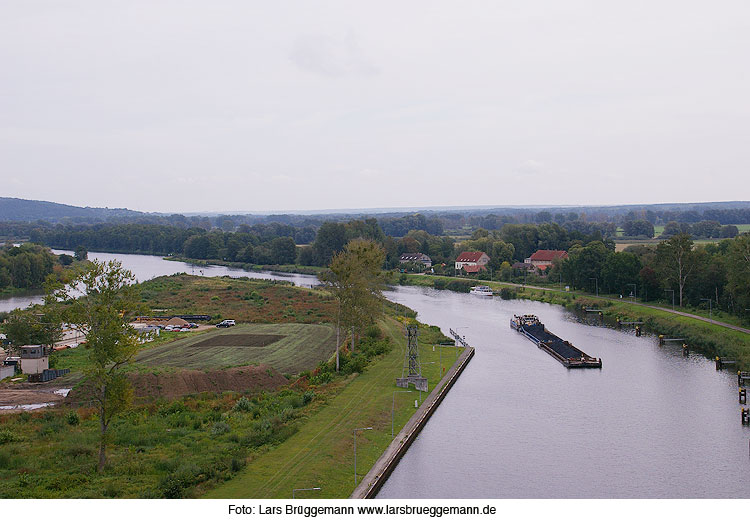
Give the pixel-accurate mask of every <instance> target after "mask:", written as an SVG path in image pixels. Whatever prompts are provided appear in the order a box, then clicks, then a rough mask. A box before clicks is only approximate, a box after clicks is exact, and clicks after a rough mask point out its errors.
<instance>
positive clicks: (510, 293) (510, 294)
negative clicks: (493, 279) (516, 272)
mask: <svg viewBox="0 0 750 525" xmlns="http://www.w3.org/2000/svg"><path fill="white" fill-rule="evenodd" d="M515 298H516V292H515V290H511V289H510V288H500V299H505V300H506V301H508V300H511V299H515Z"/></svg>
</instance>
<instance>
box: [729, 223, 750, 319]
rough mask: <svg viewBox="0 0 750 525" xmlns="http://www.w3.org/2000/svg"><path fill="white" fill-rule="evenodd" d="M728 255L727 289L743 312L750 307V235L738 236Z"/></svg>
mask: <svg viewBox="0 0 750 525" xmlns="http://www.w3.org/2000/svg"><path fill="white" fill-rule="evenodd" d="M731 242H732V245H731V247H730V248H729V254H728V255H727V289H728V290H729V292H730V293H731V294H732V296H733V297H734V301H735V302H736V303H737V305H738V307H739V308H741V309H742V310H741V311H742V312H746V310H745V309H746V308H750V235H749V234H743V235H740V236H739V237H736V238H735V239H734V240H733V241H731Z"/></svg>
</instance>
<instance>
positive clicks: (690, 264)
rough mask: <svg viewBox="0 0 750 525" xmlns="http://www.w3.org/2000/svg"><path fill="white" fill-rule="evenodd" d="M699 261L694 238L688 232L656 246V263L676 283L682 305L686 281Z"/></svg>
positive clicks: (662, 273) (666, 278)
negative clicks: (694, 251) (694, 246)
mask: <svg viewBox="0 0 750 525" xmlns="http://www.w3.org/2000/svg"><path fill="white" fill-rule="evenodd" d="M697 262H698V259H697V257H696V256H695V253H693V240H692V239H691V238H690V235H688V234H686V233H679V234H677V235H674V236H672V237H671V238H670V239H669V240H666V241H662V242H660V243H659V246H657V248H656V263H657V267H658V269H659V271H660V273H661V275H662V276H663V277H664V278H665V280H667V281H669V282H671V283H673V284H675V285H676V286H677V287H678V289H679V293H680V306H682V298H683V295H684V290H685V283H686V282H687V280H688V278H689V277H690V275H691V274H692V273H693V270H694V269H695V266H696V264H697Z"/></svg>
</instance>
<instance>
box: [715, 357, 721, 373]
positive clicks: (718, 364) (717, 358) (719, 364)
mask: <svg viewBox="0 0 750 525" xmlns="http://www.w3.org/2000/svg"><path fill="white" fill-rule="evenodd" d="M715 361H716V370H721V357H719V356H718V355H717V356H716V359H715Z"/></svg>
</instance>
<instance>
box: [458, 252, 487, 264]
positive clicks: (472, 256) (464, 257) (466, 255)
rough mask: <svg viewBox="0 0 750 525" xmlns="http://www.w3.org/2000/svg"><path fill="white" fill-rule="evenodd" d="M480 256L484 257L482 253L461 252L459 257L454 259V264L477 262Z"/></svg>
mask: <svg viewBox="0 0 750 525" xmlns="http://www.w3.org/2000/svg"><path fill="white" fill-rule="evenodd" d="M482 255H486V254H485V253H484V252H461V255H459V256H458V257H456V262H478V261H479V259H480V258H481V257H482Z"/></svg>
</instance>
